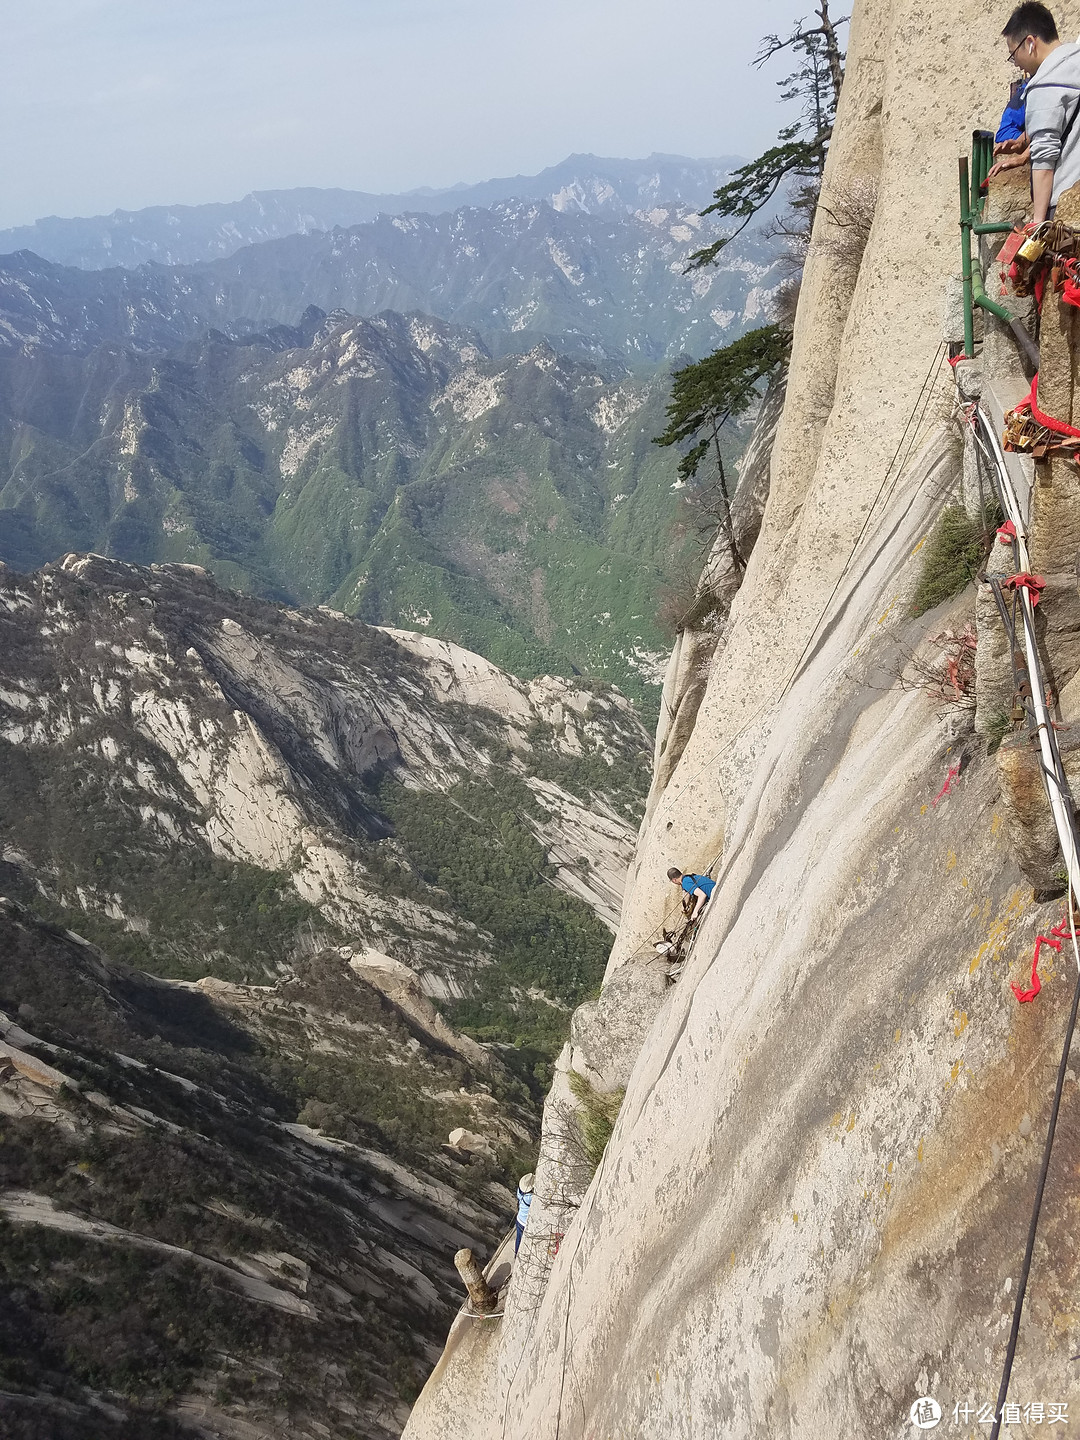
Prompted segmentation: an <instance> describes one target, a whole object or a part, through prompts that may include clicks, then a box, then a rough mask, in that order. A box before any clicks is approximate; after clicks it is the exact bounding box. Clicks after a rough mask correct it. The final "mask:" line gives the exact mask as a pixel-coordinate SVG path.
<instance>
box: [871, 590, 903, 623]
mask: <svg viewBox="0 0 1080 1440" xmlns="http://www.w3.org/2000/svg"><path fill="white" fill-rule="evenodd" d="M899 599H900V596H899V595H894V596H893V598H892V599H891V600H890V601H889V603H888V605H886V606H885V609H884V610H883V611H882V612H881V614H880V615H879V616H878V620H877V623H878V624H879V625H884V624H885V621H886V620H887V619H888V618H889V616H890V615H891V614H892V611H893V607H894V606H895V604H896V602H897V600H899Z"/></svg>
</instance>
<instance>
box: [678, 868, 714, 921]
mask: <svg viewBox="0 0 1080 1440" xmlns="http://www.w3.org/2000/svg"><path fill="white" fill-rule="evenodd" d="M667 878H668V879H669V880H670V881H671V883H672V884H673V885H678V887H679V889H680V890H685V892H686V897H687V898H686V899H684V900H683V906H684V908H686V909H687V910H688V918H689V919H691V920H697V919H698V917H699V916H700V915H701V912H702V910H704V909H705V906H706V905H707V904H708V902H709V896H710V895H711V894H712V892H713V891H714V890H715V888H716V881H715V880H710V879H709V877H708V875H684V874H683V872H682V871H681V870H678V869H676V867H675V866H674V865H672V867H671V869H670V870H669V871H668V872H667ZM691 900H692V901H693V908H692V909H690V908H689V902H690V901H691Z"/></svg>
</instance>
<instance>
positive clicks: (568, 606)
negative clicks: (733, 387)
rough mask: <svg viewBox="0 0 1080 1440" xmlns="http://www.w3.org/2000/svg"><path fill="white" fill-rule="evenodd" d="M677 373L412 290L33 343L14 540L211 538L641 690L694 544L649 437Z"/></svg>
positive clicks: (36, 558) (4, 428) (253, 586)
mask: <svg viewBox="0 0 1080 1440" xmlns="http://www.w3.org/2000/svg"><path fill="white" fill-rule="evenodd" d="M667 385H668V382H667V379H666V377H665V376H657V377H656V378H654V379H652V380H636V379H629V378H628V379H624V380H621V381H617V382H612V381H610V380H607V379H605V378H604V377H603V375H602V374H601V373H599V372H598V371H597V370H596V369H595V368H593V367H591V366H589V365H587V364H583V363H581V362H579V361H575V360H572V359H567V358H565V357H560V356H558V355H556V354H555V353H554V352H553V351H552V350H551V349H550V348H549V347H547V346H546V345H540V346H537V347H535V348H534V349H533V350H531V351H530V352H529V353H527V354H525V355H520V356H518V355H515V356H508V357H505V358H503V359H501V360H498V359H493V358H492V357H491V356H490V355H489V354H488V353H487V352H486V351H485V349H484V347H483V345H482V343H481V342H480V340H479V339H478V337H477V336H476V335H475V334H470V333H469V332H466V331H462V330H460V329H458V328H456V327H453V326H449V325H446V324H444V323H440V322H438V321H434V320H431V319H430V318H427V317H423V316H416V315H414V316H401V315H396V314H385V315H382V316H379V317H377V318H375V319H373V320H357V319H355V318H354V317H349V316H344V315H340V314H337V315H334V316H331V317H330V318H329V319H327V318H326V317H325V316H323V315H322V314H321V313H319V312H315V311H309V312H308V314H307V315H306V316H305V317H304V323H303V325H302V326H301V327H299V328H292V329H290V328H287V327H277V328H276V329H273V330H271V331H270V332H268V333H266V334H264V335H261V336H256V337H252V338H250V339H248V340H247V341H245V342H232V341H229V340H227V339H226V338H225V337H224V336H223V335H211V336H210V337H209V338H208V339H205V340H203V341H201V342H197V343H192V344H190V345H188V346H186V347H183V348H181V349H178V350H174V351H172V352H170V353H167V354H154V355H146V354H141V353H138V352H137V351H133V350H130V349H127V348H126V347H122V346H119V345H116V344H109V345H102V346H99V347H98V348H97V349H96V350H94V351H92V352H91V353H90V354H88V355H82V356H77V355H71V354H66V355H65V354H54V353H51V352H50V351H48V350H47V349H44V348H40V349H39V348H35V349H33V350H31V351H29V352H28V353H25V354H20V355H14V356H7V357H3V358H0V515H2V517H3V523H2V526H0V559H3V560H4V561H6V562H7V563H9V564H11V565H13V566H15V567H17V568H19V569H23V570H30V569H33V568H35V567H37V566H39V565H42V564H44V563H46V562H47V561H50V560H53V559H55V558H57V557H58V556H59V555H61V554H63V553H64V552H65V551H66V550H68V549H83V550H95V551H97V552H99V553H107V554H110V555H115V556H117V557H118V558H122V559H127V560H132V561H136V562H139V563H148V562H150V561H184V562H195V563H199V564H204V565H208V566H210V567H211V568H212V569H213V570H214V572H215V574H217V575H218V577H219V578H220V579H222V580H223V581H224V582H225V583H228V584H232V585H236V586H239V587H242V588H244V589H248V590H254V591H257V592H261V593H263V594H266V595H270V596H277V597H279V598H282V599H288V600H292V601H297V602H301V603H310V602H313V601H314V602H320V601H331V603H333V604H334V605H336V606H338V607H339V608H342V609H344V610H347V611H349V612H353V613H356V614H358V615H360V616H361V617H362V618H364V619H366V620H369V621H373V622H377V623H381V624H392V625H401V626H405V627H406V628H412V629H415V628H427V629H429V630H430V631H431V632H432V633H433V634H437V635H440V636H443V637H445V638H448V639H452V640H455V641H457V642H459V643H461V644H463V645H465V646H467V647H468V648H470V649H474V650H479V651H481V652H482V653H483V654H485V655H487V656H488V657H489V658H490V659H492V660H494V661H496V663H498V664H501V665H504V666H508V667H509V668H510V669H511V670H513V671H515V672H516V673H518V674H521V675H536V674H542V673H545V672H546V671H559V672H562V673H564V674H565V673H572V672H573V670H575V669H576V670H578V671H581V672H583V673H586V674H591V675H599V676H606V677H608V678H609V679H613V680H616V681H617V682H618V683H619V684H620V685H622V686H623V687H624V688H626V689H627V691H628V693H632V694H634V695H637V696H638V697H639V698H645V699H648V698H649V696H650V695H651V694H655V690H654V689H653V687H652V684H651V682H652V681H654V680H655V679H656V678H657V675H656V665H657V662H658V659H659V656H660V654H661V652H662V648H663V645H664V639H663V636H662V635H661V633H660V631H659V629H658V626H657V621H656V606H657V595H658V591H659V590H660V589H661V588H662V587H663V586H664V585H665V584H670V583H672V581H673V580H676V579H678V577H679V573H680V569H681V567H682V566H683V565H684V563H685V562H684V561H683V559H682V553H683V545H684V544H685V542H684V541H683V540H681V539H680V538H679V537H678V536H677V535H674V534H673V531H672V522H673V519H674V515H675V506H676V500H677V494H676V491H675V489H674V488H673V480H672V478H671V476H670V473H669V472H670V469H671V466H670V461H669V459H668V457H667V455H666V453H664V452H659V451H657V449H656V447H655V446H653V445H652V443H651V439H652V436H653V435H655V434H657V433H659V431H660V430H661V429H662V428H663V405H664V402H665V400H666V394H667ZM732 443H733V444H735V443H737V434H736V435H735V436H733V438H732Z"/></svg>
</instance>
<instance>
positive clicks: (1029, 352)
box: [964, 265, 1039, 370]
mask: <svg viewBox="0 0 1080 1440" xmlns="http://www.w3.org/2000/svg"><path fill="white" fill-rule="evenodd" d="M971 297H972V300H973V301H974V303H975V304H976V305H978V307H979V309H980V310H988V311H989V312H990V314H991V315H996V316H997V318H998V319H999V320H1002V321H1004V323H1005V324H1006V325H1007V326H1008V327H1009V329H1010V330H1011V331H1012V333H1013V335H1014V336H1015V337H1016V342H1017V344H1018V345H1019V346H1020V348H1021V350H1023V352H1024V354H1025V355H1026V356H1027V357H1028V359H1029V360H1030V361H1031V363H1032V365H1034V367H1035V369H1036V370H1038V368H1039V347H1038V346H1037V345H1036V344H1035V341H1034V340H1033V339H1032V338H1031V336H1030V335H1029V334H1028V332H1027V331H1026V330H1025V329H1024V326H1023V325H1022V324H1021V322H1020V321H1019V320H1018V319H1017V318H1016V316H1015V315H1011V314H1010V313H1009V311H1008V310H1006V309H1005V306H1004V305H999V304H998V303H997V301H996V300H991V299H990V297H989V296H988V295H987V293H986V291H985V290H984V289H983V279H982V275H981V274H980V273H979V267H978V265H976V266H975V267H974V269H973V270H972V272H971ZM964 354H965V355H966V354H967V347H966V346H965V348H964Z"/></svg>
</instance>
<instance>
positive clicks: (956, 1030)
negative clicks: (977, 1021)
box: [952, 1010, 968, 1039]
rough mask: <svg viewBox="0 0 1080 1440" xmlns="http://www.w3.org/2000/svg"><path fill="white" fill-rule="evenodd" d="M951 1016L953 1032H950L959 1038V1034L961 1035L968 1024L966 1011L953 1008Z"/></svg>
mask: <svg viewBox="0 0 1080 1440" xmlns="http://www.w3.org/2000/svg"><path fill="white" fill-rule="evenodd" d="M952 1018H953V1032H952V1033H953V1035H954V1036H955V1037H956V1038H957V1039H959V1038H960V1036H961V1035H962V1034H963V1033H964V1031H965V1030H966V1029H967V1025H968V1013H967V1011H966V1010H954V1011H953V1012H952Z"/></svg>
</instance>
